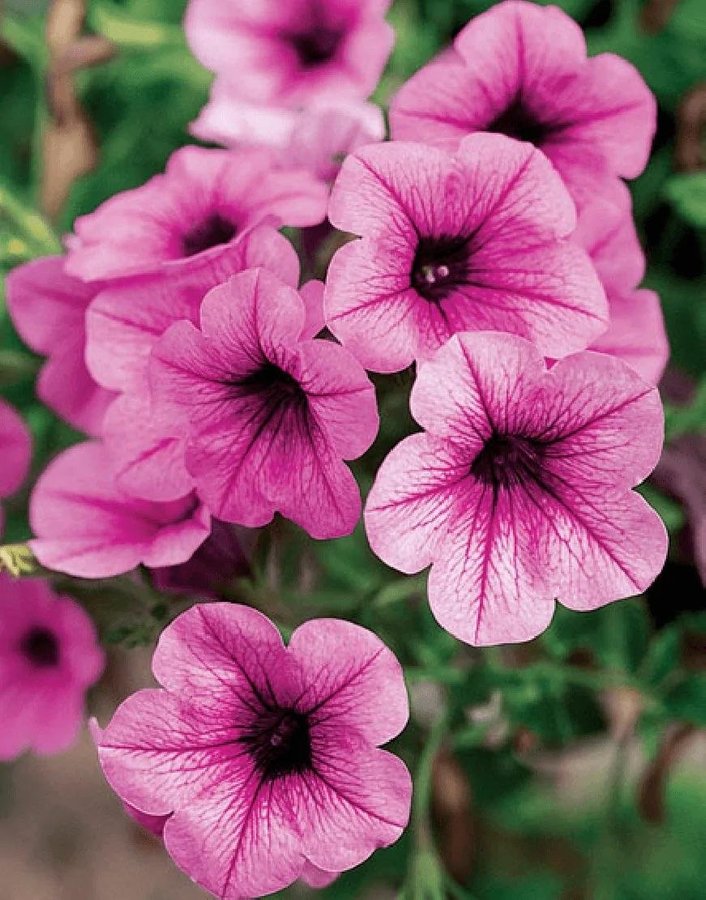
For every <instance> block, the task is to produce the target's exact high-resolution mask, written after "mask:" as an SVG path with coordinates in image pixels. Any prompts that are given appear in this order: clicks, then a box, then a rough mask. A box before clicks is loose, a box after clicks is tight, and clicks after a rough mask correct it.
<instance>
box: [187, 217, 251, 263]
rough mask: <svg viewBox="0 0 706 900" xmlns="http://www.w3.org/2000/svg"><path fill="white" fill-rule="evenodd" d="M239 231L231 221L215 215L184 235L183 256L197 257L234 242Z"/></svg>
mask: <svg viewBox="0 0 706 900" xmlns="http://www.w3.org/2000/svg"><path fill="white" fill-rule="evenodd" d="M237 231H238V229H237V228H236V226H235V225H234V224H233V223H232V222H231V221H230V220H228V219H226V218H225V217H224V216H222V215H221V214H220V213H213V214H212V215H210V216H209V217H208V218H207V219H205V220H204V221H203V222H201V223H200V224H199V225H197V226H196V227H195V228H192V229H191V231H189V232H188V233H187V234H186V235H184V237H183V239H182V251H183V254H184V256H195V255H196V254H197V253H203V251H204V250H210V249H211V247H218V246H219V245H220V244H227V243H228V242H229V241H232V240H233V238H234V237H235V235H236V233H237Z"/></svg>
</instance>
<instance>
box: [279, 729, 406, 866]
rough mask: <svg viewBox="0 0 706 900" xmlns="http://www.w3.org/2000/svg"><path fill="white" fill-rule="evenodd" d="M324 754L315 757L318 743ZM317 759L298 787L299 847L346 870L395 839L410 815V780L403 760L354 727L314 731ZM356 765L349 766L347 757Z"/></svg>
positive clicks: (317, 859) (324, 862)
mask: <svg viewBox="0 0 706 900" xmlns="http://www.w3.org/2000/svg"><path fill="white" fill-rule="evenodd" d="M319 742H321V744H322V745H325V753H322V754H321V758H320V759H318V758H317V744H318V743H319ZM312 745H313V752H314V757H315V758H316V759H317V764H316V767H315V770H314V772H312V773H309V774H307V775H305V776H304V778H303V779H301V781H302V782H303V784H297V785H296V786H292V787H293V789H294V790H296V795H297V796H296V800H295V799H294V798H292V801H291V802H292V803H293V804H294V803H295V802H296V803H297V806H296V807H295V808H299V809H300V810H301V817H302V818H301V828H302V849H303V851H304V854H305V856H306V858H307V859H308V860H309V862H311V863H313V864H314V865H315V866H317V867H319V868H324V866H327V867H328V868H329V870H330V869H333V868H337V869H341V870H342V869H349V868H351V867H352V866H356V865H359V864H360V863H362V862H364V861H365V860H366V859H367V858H368V857H369V856H370V854H371V853H373V851H375V850H377V849H378V848H379V847H384V846H388V845H389V844H392V843H394V842H395V841H396V840H397V839H398V838H399V837H400V836H401V834H402V832H403V831H404V829H405V827H406V825H407V822H408V820H409V811H410V802H411V797H412V780H411V778H410V775H409V772H408V771H407V767H406V766H405V765H404V763H403V762H402V761H401V760H400V759H398V758H397V757H396V756H393V755H392V754H391V753H387V752H386V751H385V750H375V749H368V747H367V746H366V745H365V743H364V742H363V741H361V740H360V738H359V737H358V736H357V735H356V733H355V732H346V731H345V730H340V731H339V730H338V729H337V728H336V729H335V731H334V733H333V734H331V733H328V734H327V726H325V725H324V726H321V727H320V728H319V729H318V730H317V729H314V730H313V732H312ZM353 759H354V760H355V764H354V765H351V760H353Z"/></svg>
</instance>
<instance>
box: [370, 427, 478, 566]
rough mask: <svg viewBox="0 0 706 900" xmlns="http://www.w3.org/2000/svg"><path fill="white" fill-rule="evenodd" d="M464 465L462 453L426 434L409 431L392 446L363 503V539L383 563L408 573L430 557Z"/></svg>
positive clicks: (438, 545) (464, 472)
mask: <svg viewBox="0 0 706 900" xmlns="http://www.w3.org/2000/svg"><path fill="white" fill-rule="evenodd" d="M471 458H472V457H471ZM468 469H469V466H468V462H467V455H466V454H465V453H460V454H459V453H458V452H456V453H454V447H453V445H451V444H447V443H444V442H442V441H439V440H437V439H435V438H433V437H431V436H430V435H426V434H424V435H422V434H415V435H412V436H411V437H408V438H405V440H403V441H402V442H401V443H400V444H398V445H397V447H395V448H394V450H392V452H391V453H390V454H389V455H388V456H387V458H386V459H385V460H384V462H383V463H382V465H381V466H380V468H379V469H378V473H377V477H376V479H375V483H374V485H373V487H372V490H371V491H370V494H369V495H368V500H367V503H366V505H365V527H366V531H367V535H368V540H369V541H370V546H371V547H372V549H373V550H374V552H375V553H376V554H377V556H379V557H380V559H382V560H383V562H386V563H387V564H388V565H390V566H394V568H396V569H398V570H399V571H401V572H406V573H407V574H410V575H411V574H413V573H415V572H420V571H421V570H422V569H423V568H425V567H426V566H428V565H429V564H430V563H431V562H432V561H433V559H434V558H435V556H436V554H437V553H438V552H439V549H440V548H441V547H442V546H443V539H444V535H445V533H446V528H447V519H448V516H449V514H450V512H451V509H452V508H453V505H454V503H455V502H456V497H457V494H458V492H459V490H463V482H464V479H465V478H466V477H467V475H468Z"/></svg>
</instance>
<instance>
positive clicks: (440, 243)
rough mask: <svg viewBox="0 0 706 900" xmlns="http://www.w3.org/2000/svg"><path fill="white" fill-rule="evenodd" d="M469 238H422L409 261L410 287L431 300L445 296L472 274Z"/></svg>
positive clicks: (445, 236)
mask: <svg viewBox="0 0 706 900" xmlns="http://www.w3.org/2000/svg"><path fill="white" fill-rule="evenodd" d="M470 242H471V239H470V238H469V237H465V236H462V237H451V236H448V235H441V236H440V237H421V238H420V239H419V243H418V244H417V250H416V253H415V255H414V261H413V262H412V272H411V280H412V287H414V289H415V290H416V291H417V293H418V294H420V295H421V296H422V297H424V299H425V300H429V301H431V302H437V303H438V302H439V301H440V300H444V299H445V298H446V297H448V296H449V295H450V294H451V293H453V291H454V290H455V289H456V288H458V287H460V286H461V285H463V284H468V281H469V278H470V275H471V262H470V260H471V248H470Z"/></svg>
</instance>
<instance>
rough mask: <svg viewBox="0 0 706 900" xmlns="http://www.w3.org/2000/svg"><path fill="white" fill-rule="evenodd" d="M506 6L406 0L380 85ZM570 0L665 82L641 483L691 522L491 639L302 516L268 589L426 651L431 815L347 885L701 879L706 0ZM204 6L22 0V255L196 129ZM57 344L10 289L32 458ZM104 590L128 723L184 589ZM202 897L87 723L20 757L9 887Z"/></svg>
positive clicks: (2, 351)
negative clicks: (666, 547)
mask: <svg viewBox="0 0 706 900" xmlns="http://www.w3.org/2000/svg"><path fill="white" fill-rule="evenodd" d="M282 2H283V3H284V2H287V0H282ZM489 5H490V4H489V3H487V2H483V0H397V2H396V3H395V4H394V6H393V9H392V12H391V21H392V22H393V24H394V26H395V28H396V31H397V47H396V50H395V53H394V55H393V58H392V60H391V63H390V66H389V68H388V71H387V74H386V75H385V77H384V79H383V81H382V83H381V85H380V88H379V90H378V92H377V95H376V98H375V99H377V100H379V101H380V102H381V103H383V104H385V103H386V101H387V99H388V98H389V97H390V95H391V93H392V92H394V90H395V89H396V87H397V86H398V85H399V84H400V83H401V82H402V81H403V80H404V79H405V78H406V77H407V76H409V75H410V74H411V73H412V72H413V71H415V70H416V69H417V68H418V67H419V66H420V65H422V64H423V63H424V62H426V61H427V60H428V59H429V58H431V57H432V56H433V55H434V54H435V53H436V52H437V51H438V50H439V49H440V48H441V47H442V46H443V45H445V44H446V43H448V41H449V40H450V38H451V37H452V36H453V34H454V33H455V32H456V31H457V30H458V29H459V28H460V27H461V26H462V25H463V24H464V23H465V22H466V21H467V20H468V19H469V18H470V17H471V16H472V15H473V14H475V13H477V12H478V11H480V10H481V9H484V8H486V7H487V6H489ZM559 5H561V6H562V7H563V8H564V9H565V10H566V11H567V12H569V13H570V14H571V15H573V16H574V17H575V18H576V19H577V20H578V21H579V22H580V23H581V24H582V26H584V28H585V29H586V32H587V36H588V42H589V47H590V49H591V51H592V52H601V51H605V50H611V51H614V52H617V53H620V54H622V55H623V56H626V57H627V58H628V59H630V60H631V61H632V62H634V63H635V64H636V65H637V66H638V67H639V68H640V70H641V72H642V74H643V76H644V77H645V79H646V80H647V82H648V83H649V85H650V87H651V88H652V89H653V90H654V92H655V93H656V95H657V98H658V100H659V126H658V131H657V136H656V140H655V144H654V152H653V158H652V162H651V164H650V166H649V168H648V169H647V171H646V172H645V174H644V175H643V176H642V177H641V178H640V179H639V180H638V181H637V182H636V183H635V184H634V185H633V188H634V199H635V212H636V217H637V221H638V226H639V230H640V234H641V237H642V240H643V243H644V246H645V248H646V251H647V255H648V259H649V274H648V278H647V283H648V285H649V286H650V287H652V288H654V289H656V290H657V291H659V293H660V295H661V297H662V302H663V307H664V313H665V317H666V321H667V326H668V331H669V337H670V341H671V345H672V362H671V365H670V368H669V370H668V372H667V375H666V376H665V379H664V381H663V384H662V386H661V387H662V393H663V397H664V400H665V403H666V405H667V432H668V440H667V446H666V449H665V453H664V458H663V461H662V463H661V464H660V466H659V468H658V470H657V472H656V474H655V476H654V477H653V478H652V480H651V481H650V483H649V484H648V485H647V486H646V487H645V489H644V490H645V493H646V495H647V496H648V497H649V499H650V501H651V502H652V503H653V504H654V505H655V506H656V507H657V508H658V510H659V511H660V513H661V514H662V515H663V517H664V519H665V521H666V523H667V525H668V527H669V529H670V533H671V537H672V551H671V556H670V561H669V563H668V565H667V567H666V569H665V571H664V573H663V575H662V576H661V577H660V579H659V580H658V582H657V584H656V585H655V586H654V587H653V588H652V589H651V590H650V592H649V594H648V596H646V597H642V598H638V599H634V600H630V601H626V602H623V603H619V604H615V605H613V606H612V607H608V608H606V609H604V610H601V611H598V612H596V613H592V614H586V615H579V614H574V613H569V612H566V611H563V610H561V609H559V610H558V611H557V615H556V618H555V621H554V624H553V625H552V627H551V628H550V630H549V631H547V632H546V634H544V635H543V636H542V637H541V638H539V639H538V640H536V641H534V642H532V643H531V644H528V645H525V646H519V647H513V648H501V649H496V650H492V651H486V652H484V653H482V654H481V653H479V652H478V651H474V650H472V649H470V648H460V647H459V645H458V644H457V643H456V642H455V641H454V640H453V639H452V638H450V637H449V636H448V635H446V634H444V633H443V632H442V631H441V630H440V629H439V628H438V626H436V624H435V623H434V622H433V621H432V619H431V616H430V614H429V612H428V610H427V609H426V604H425V601H424V596H423V591H424V581H423V579H404V580H402V579H399V578H398V577H397V576H395V575H394V573H392V572H390V571H389V570H387V569H385V567H383V566H382V565H381V564H380V563H377V562H376V561H375V560H374V558H373V557H372V555H371V553H370V551H369V550H368V548H367V544H366V542H365V538H364V537H363V536H362V534H356V535H354V536H353V537H352V538H349V539H345V540H342V541H338V542H333V543H322V544H316V545H313V544H312V542H311V541H304V540H303V538H302V537H301V536H300V535H296V534H289V536H288V538H287V540H286V541H282V542H281V547H280V552H279V553H278V554H276V559H275V561H274V562H275V563H276V565H274V563H273V561H272V560H270V561H269V562H270V565H271V572H270V574H271V576H272V577H271V578H270V584H271V587H272V588H276V590H274V589H273V591H272V596H270V597H269V598H266V599H268V602H269V603H270V608H271V605H272V603H273V602H276V604H277V605H278V610H279V612H280V619H281V620H283V621H285V622H289V623H291V624H294V623H296V622H297V621H300V620H302V619H304V618H307V617H311V616H313V615H318V614H322V613H323V614H334V615H336V614H338V615H344V616H347V617H350V618H352V619H354V620H356V621H359V622H361V623H363V624H367V625H369V626H371V627H374V628H375V630H377V631H378V633H379V634H380V636H381V637H382V638H383V639H384V640H386V641H387V642H388V643H389V644H390V645H391V646H392V647H393V648H394V649H395V650H396V652H397V653H398V654H399V655H400V657H401V658H402V659H403V660H404V662H405V664H406V667H407V670H408V675H409V682H410V689H411V694H412V707H413V717H412V722H411V724H410V727H409V728H408V730H407V731H406V733H405V734H404V735H403V737H402V738H401V739H400V740H399V741H398V742H397V745H396V748H395V749H396V750H397V752H399V753H400V754H401V755H402V756H404V757H405V758H406V759H407V760H408V762H409V763H410V765H411V767H412V768H413V769H414V770H415V774H416V779H415V780H416V801H415V811H414V815H413V821H412V824H411V826H410V829H409V831H408V833H407V834H406V835H405V837H404V838H403V840H402V841H401V842H400V843H399V844H398V845H397V846H395V847H393V848H391V849H390V850H387V851H384V852H381V853H378V854H377V855H376V856H375V857H374V858H373V859H372V860H371V861H370V862H369V863H368V864H366V865H365V866H363V867H361V868H360V869H359V870H356V871H355V872H352V873H350V874H348V875H347V876H345V877H344V878H342V879H340V880H339V881H338V882H337V883H335V884H334V885H333V887H331V888H329V890H328V891H327V892H326V895H327V896H330V897H335V898H341V900H343V898H348V897H381V898H384V897H393V896H396V895H399V893H400V892H401V891H402V892H403V896H405V897H408V898H415V900H416V898H419V900H427V898H429V900H436V898H443V897H446V896H450V897H458V898H478V900H480V898H492V900H506V898H507V900H510V898H512V900H515V898H517V900H550V898H563V900H580V898H597V900H609V898H620V900H633V898H635V900H671V898H674V900H703V898H704V897H705V896H706V853H704V849H703V848H704V843H705V841H706V730H705V729H706V612H704V610H705V609H706V597H705V596H704V588H703V584H704V581H705V580H706V0H560V3H559ZM0 8H2V7H1V6H0ZM183 8H184V2H183V0H85V2H84V0H54V2H51V3H47V2H46V0H45V2H42V0H6V2H5V9H4V11H3V12H2V13H0V103H1V105H0V270H2V271H3V272H6V271H7V270H8V269H10V268H11V267H13V266H14V265H16V264H18V263H20V262H23V261H24V260H25V259H28V258H31V257H32V256H36V255H40V254H45V253H50V252H53V251H55V250H56V247H57V243H56V241H57V238H56V235H58V234H61V233H62V232H65V231H66V230H68V229H69V228H70V227H71V223H72V221H73V219H74V218H75V217H76V216H77V215H79V214H81V213H85V212H88V211H90V210H92V209H94V208H95V206H96V205H97V204H99V203H100V202H101V201H103V200H105V199H106V198H107V197H109V196H110V195H112V194H113V193H115V192H117V191H120V190H123V189H125V188H129V187H133V186H135V185H138V184H140V183H141V182H143V181H144V180H146V179H147V178H148V177H150V176H151V175H153V174H155V173H156V172H158V171H160V170H161V169H162V167H163V165H164V163H165V161H166V159H167V157H168V156H169V154H170V153H171V152H172V151H173V150H174V149H175V148H177V147H178V146H180V145H181V144H184V143H187V142H188V141H189V138H188V134H187V130H186V129H187V124H188V123H189V122H190V121H191V120H193V119H194V118H195V116H196V114H197V113H198V111H199V109H200V108H201V106H202V105H203V103H204V102H205V100H206V97H207V92H208V87H209V82H210V76H209V75H208V73H206V72H205V71H204V70H203V69H201V67H200V66H199V65H198V63H196V62H195V61H194V60H193V59H192V58H191V57H190V55H189V53H188V51H187V49H186V46H185V43H184V38H183V33H182V30H181V28H180V20H181V16H182V13H183ZM37 366H38V361H37V360H35V358H34V357H32V355H31V354H30V353H29V351H27V350H26V349H24V348H23V347H22V345H21V343H20V342H19V340H18V339H17V337H16V336H15V335H14V333H13V331H12V326H11V324H10V322H9V320H8V318H7V316H6V315H5V313H4V312H3V310H2V307H0V389H1V390H2V393H3V395H5V396H6V397H7V398H8V399H9V400H11V401H12V402H13V403H14V404H15V405H16V406H17V407H18V408H19V409H20V410H21V412H22V414H23V415H24V416H25V418H27V419H28V421H29V423H30V425H31V427H32V430H33V432H34V436H35V454H34V471H35V472H36V471H38V470H40V469H41V468H42V467H43V465H44V464H45V463H46V461H47V459H48V458H49V457H50V456H52V455H53V454H55V453H56V452H57V450H58V449H59V448H61V447H64V446H66V445H68V444H69V443H72V442H73V441H75V440H76V435H74V434H73V433H72V432H71V431H70V429H68V428H67V427H66V426H64V425H62V424H61V423H59V422H58V421H57V420H56V419H55V418H54V417H53V416H52V414H51V413H49V412H48V411H47V410H46V409H45V408H44V407H42V406H41V405H40V404H38V402H37V401H36V400H35V399H34V395H33V380H34V376H35V373H36V370H37ZM380 399H381V403H382V415H383V429H387V430H388V432H389V433H387V434H385V433H384V434H383V437H382V441H383V445H384V444H385V442H386V441H387V442H388V443H389V442H391V441H392V440H394V439H395V437H396V432H397V431H398V430H399V428H400V424H399V423H400V421H401V420H402V421H404V408H403V401H404V392H403V391H400V392H395V391H394V390H392V391H388V392H386V393H385V394H384V395H382V396H381V398H380ZM373 454H375V451H373ZM0 464H1V461H0ZM362 477H363V478H364V477H365V476H364V475H363V476H362ZM25 501H26V498H23V497H20V498H19V499H18V500H17V501H16V502H15V504H14V506H11V508H10V509H9V511H8V512H9V515H8V529H7V532H6V535H5V540H7V541H13V540H23V539H25V538H26V537H27V536H28V532H27V524H26V518H25V514H24V508H25ZM275 549H276V547H275ZM302 560H303V561H302ZM273 573H274V574H273ZM255 599H259V600H260V601H262V598H255ZM82 600H83V601H84V602H85V603H86V605H87V606H88V607H89V609H90V610H91V612H92V613H93V614H94V615H95V616H96V619H97V621H98V624H99V627H100V628H101V632H102V636H103V638H104V640H105V641H107V642H108V643H109V644H110V645H111V651H110V656H111V663H110V665H109V668H108V671H107V674H106V676H105V677H104V679H103V681H102V682H101V684H100V685H99V687H98V688H97V690H96V691H95V692H94V695H93V697H92V700H91V705H92V711H93V712H94V713H96V714H97V715H98V716H99V718H100V719H101V721H103V722H105V721H106V719H107V718H108V717H109V716H110V714H111V712H112V710H113V709H114V708H115V705H116V704H117V703H118V702H119V701H120V699H121V698H122V697H124V696H125V695H126V694H128V693H129V692H131V691H133V690H135V689H137V688H139V687H142V686H144V685H146V684H148V683H149V681H150V675H149V644H150V641H152V640H153V638H154V636H155V634H156V633H157V632H158V629H159V625H160V617H163V616H164V615H165V612H164V609H161V608H160V609H151V610H150V609H145V608H144V607H143V606H141V605H140V604H139V602H138V601H137V600H136V599H135V598H134V597H132V595H131V591H130V587H129V584H128V585H123V586H120V585H118V586H117V587H110V588H109V587H108V586H106V585H87V586H86V589H85V591H83V592H82ZM263 602H264V601H263ZM141 645H142V646H141ZM440 711H441V712H440ZM1 727H2V723H1V722H0V728H1ZM443 871H445V872H447V873H448V876H450V877H448V876H443V875H442V872H443ZM458 885H463V887H462V888H461V887H458ZM295 895H301V896H305V895H306V892H305V890H304V889H298V888H293V889H292V890H291V891H289V892H287V896H295ZM200 896H203V894H202V893H201V892H200V891H199V890H198V889H196V888H195V887H193V886H192V885H191V884H190V882H189V881H188V879H186V878H185V877H183V876H182V875H180V874H179V873H178V872H177V871H176V870H175V869H174V868H173V867H172V865H171V863H170V862H169V860H168V859H167V857H166V856H165V855H164V854H163V853H162V851H161V848H160V846H159V844H158V843H157V842H156V841H155V840H153V839H152V838H150V837H149V836H148V835H146V834H145V833H143V832H142V831H140V830H139V829H138V828H137V826H135V825H134V824H132V823H131V821H130V820H129V819H127V818H126V817H125V816H124V815H123V814H122V812H121V809H120V806H119V804H118V802H117V801H116V800H115V799H114V798H113V797H112V795H111V794H110V792H109V790H108V788H107V787H106V786H105V784H104V783H103V781H102V778H101V775H100V773H99V771H98V767H97V764H96V760H95V755H94V753H93V750H92V745H91V742H90V739H89V738H88V736H87V734H85V735H84V737H83V739H82V743H81V744H80V746H78V747H77V748H76V749H75V750H73V751H72V752H70V753H68V754H65V755H64V756H61V757H58V758H55V759H52V760H38V759H33V758H26V759H23V760H21V761H20V762H18V763H17V764H16V765H14V766H6V767H3V768H1V769H0V900H123V898H126V897H129V898H131V900H195V898H197V897H200Z"/></svg>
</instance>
